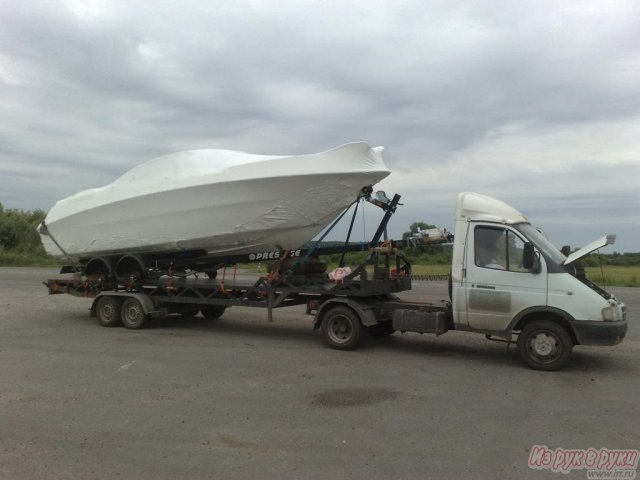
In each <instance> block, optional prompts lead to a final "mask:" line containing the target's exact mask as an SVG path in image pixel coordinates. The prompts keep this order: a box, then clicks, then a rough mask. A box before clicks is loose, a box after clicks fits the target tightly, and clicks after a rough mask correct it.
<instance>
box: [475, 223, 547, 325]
mask: <svg viewBox="0 0 640 480" xmlns="http://www.w3.org/2000/svg"><path fill="white" fill-rule="evenodd" d="M471 240H472V241H469V242H467V255H466V275H465V276H464V279H463V288H464V291H465V295H466V307H467V324H468V325H469V326H470V327H472V328H477V329H480V330H492V331H502V330H504V329H506V328H507V326H508V325H509V322H510V321H511V319H512V318H513V317H514V316H515V315H516V314H518V313H519V312H521V311H522V310H524V309H525V308H528V307H532V306H541V305H546V304H547V271H546V265H545V263H544V258H540V263H541V264H542V265H541V270H540V272H539V273H533V272H532V271H530V270H527V269H525V268H524V267H523V266H522V257H523V250H524V244H525V240H524V239H523V237H522V236H521V235H520V234H519V233H518V232H517V231H515V230H514V229H512V228H509V227H505V226H497V225H491V224H476V225H474V226H473V230H472V237H471Z"/></svg>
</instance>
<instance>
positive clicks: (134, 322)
mask: <svg viewBox="0 0 640 480" xmlns="http://www.w3.org/2000/svg"><path fill="white" fill-rule="evenodd" d="M146 323H147V315H146V314H145V313H144V309H143V308H142V304H141V303H140V302H139V301H138V300H137V299H136V298H127V299H126V300H125V301H124V303H123V304H122V324H123V325H124V326H125V327H126V328H132V329H139V328H144V326H145V325H146Z"/></svg>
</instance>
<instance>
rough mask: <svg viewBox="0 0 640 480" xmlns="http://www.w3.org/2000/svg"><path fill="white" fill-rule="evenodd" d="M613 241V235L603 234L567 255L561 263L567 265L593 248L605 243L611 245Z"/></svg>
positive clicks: (614, 237) (600, 246)
mask: <svg viewBox="0 0 640 480" xmlns="http://www.w3.org/2000/svg"><path fill="white" fill-rule="evenodd" d="M614 243H616V236H615V235H605V236H604V237H602V238H599V239H598V240H594V241H593V242H591V243H590V244H589V245H587V246H585V247H582V248H581V249H580V250H578V251H577V252H573V253H572V254H571V255H569V256H568V257H567V259H566V260H565V261H564V262H562V264H563V265H569V264H570V263H573V262H575V261H576V260H578V259H579V258H582V257H584V256H586V255H589V254H590V253H591V252H593V251H594V250H597V249H599V248H602V247H604V246H606V245H613V244H614Z"/></svg>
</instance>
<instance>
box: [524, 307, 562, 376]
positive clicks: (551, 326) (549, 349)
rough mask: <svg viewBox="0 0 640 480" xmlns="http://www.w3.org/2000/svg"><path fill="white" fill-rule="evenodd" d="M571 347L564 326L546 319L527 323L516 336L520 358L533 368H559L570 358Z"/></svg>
mask: <svg viewBox="0 0 640 480" xmlns="http://www.w3.org/2000/svg"><path fill="white" fill-rule="evenodd" d="M572 348H573V340H571V336H570V335H569V333H568V332H567V331H566V330H565V329H564V327H562V326H561V325H559V324H557V323H555V322H551V321H548V320H536V321H534V322H531V323H529V324H528V325H526V326H525V327H524V328H523V329H522V331H521V332H520V335H519V336H518V354H519V355H520V359H521V360H522V361H523V362H524V363H525V364H526V365H527V366H529V367H531V368H533V369H535V370H546V371H553V370H560V369H561V368H562V367H564V366H565V365H566V364H567V363H568V362H569V360H570V359H571V349H572Z"/></svg>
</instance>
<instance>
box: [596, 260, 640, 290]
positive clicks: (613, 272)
mask: <svg viewBox="0 0 640 480" xmlns="http://www.w3.org/2000/svg"><path fill="white" fill-rule="evenodd" d="M586 271H587V278H588V279H589V280H591V281H592V282H593V283H595V284H597V285H600V286H607V287H640V266H629V267H621V266H613V265H607V266H604V267H603V269H602V271H601V270H600V267H587V268H586ZM602 272H604V281H603V279H602Z"/></svg>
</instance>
